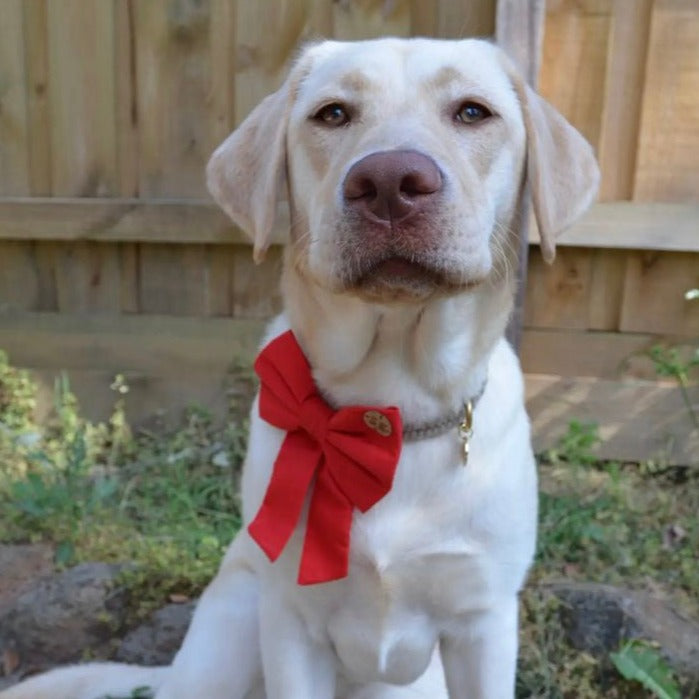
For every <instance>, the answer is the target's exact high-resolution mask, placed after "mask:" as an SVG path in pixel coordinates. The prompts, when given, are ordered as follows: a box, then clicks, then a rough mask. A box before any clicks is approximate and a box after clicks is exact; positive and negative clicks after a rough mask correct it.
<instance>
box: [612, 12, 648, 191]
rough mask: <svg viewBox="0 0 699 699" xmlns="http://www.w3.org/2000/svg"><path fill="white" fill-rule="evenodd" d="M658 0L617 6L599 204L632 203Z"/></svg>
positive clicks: (613, 25)
mask: <svg viewBox="0 0 699 699" xmlns="http://www.w3.org/2000/svg"><path fill="white" fill-rule="evenodd" d="M652 7H653V0H634V2H624V1H623V0H622V1H621V2H615V3H614V5H613V7H612V24H611V32H610V37H609V45H608V55H607V73H606V76H605V80H604V84H605V94H604V105H603V109H602V119H601V131H600V144H599V151H598V156H599V164H600V170H601V171H602V181H601V184H600V197H599V198H600V201H614V200H618V199H631V198H632V196H633V182H634V176H635V171H636V152H637V149H638V134H639V127H640V116H641V99H642V96H643V81H644V78H645V67H646V59H647V51H648V32H649V28H650V17H651V10H652Z"/></svg>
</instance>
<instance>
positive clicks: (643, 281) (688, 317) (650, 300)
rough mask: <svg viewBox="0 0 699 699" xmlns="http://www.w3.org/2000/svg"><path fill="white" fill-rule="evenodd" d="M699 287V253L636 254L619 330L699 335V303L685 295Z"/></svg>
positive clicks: (630, 263)
mask: <svg viewBox="0 0 699 699" xmlns="http://www.w3.org/2000/svg"><path fill="white" fill-rule="evenodd" d="M697 287H699V254H696V253H695V254H691V255H682V254H679V253H672V252H655V251H644V252H641V251H639V252H635V253H633V254H632V255H631V256H630V257H629V260H628V264H627V267H626V274H625V276H624V300H623V304H622V307H621V321H620V327H619V329H620V330H622V331H624V332H639V331H641V332H652V333H672V334H675V335H683V336H685V337H696V338H699V302H698V301H696V300H694V301H689V300H687V299H686V298H685V292H686V291H687V290H688V289H693V288H697Z"/></svg>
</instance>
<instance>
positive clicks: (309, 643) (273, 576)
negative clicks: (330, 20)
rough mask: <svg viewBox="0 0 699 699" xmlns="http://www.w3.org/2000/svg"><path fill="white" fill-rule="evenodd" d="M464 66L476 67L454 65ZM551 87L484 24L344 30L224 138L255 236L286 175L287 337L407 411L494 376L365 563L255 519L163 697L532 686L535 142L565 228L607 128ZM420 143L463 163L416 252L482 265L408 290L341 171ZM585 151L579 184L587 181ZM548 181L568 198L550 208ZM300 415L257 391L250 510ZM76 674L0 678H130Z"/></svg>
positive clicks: (335, 380) (422, 409) (459, 693)
mask: <svg viewBox="0 0 699 699" xmlns="http://www.w3.org/2000/svg"><path fill="white" fill-rule="evenodd" d="M444 67H451V68H453V69H454V72H456V73H458V76H457V78H456V79H451V80H444V81H442V83H443V84H442V83H439V84H438V83H435V76H436V75H437V73H438V71H439V70H440V69H442V68H444ZM350 72H354V79H353V81H349V80H347V79H346V78H347V76H348V74H349V73H350ZM357 73H359V74H360V77H361V78H362V79H361V80H359V81H358V80H357ZM452 77H453V76H452ZM343 80H344V82H343ZM343 85H344V87H343ZM347 85H349V87H348V86H347ZM460 99H461V100H463V99H469V100H475V101H480V102H483V103H486V104H488V105H489V106H490V108H491V110H492V111H493V112H494V113H495V114H496V117H495V118H494V119H492V120H490V121H489V122H488V123H483V124H480V125H479V126H478V127H476V128H469V127H464V125H463V124H457V123H455V122H454V120H453V118H452V111H453V105H454V104H455V103H456V104H458V101H459V100H460ZM324 100H325V101H326V102H327V101H328V100H330V101H343V100H346V101H348V102H350V103H352V104H353V105H354V106H355V108H356V111H357V112H358V113H359V114H360V117H358V118H357V120H356V121H355V122H354V123H352V124H351V125H350V126H349V127H347V128H345V129H344V130H339V129H338V130H328V129H325V130H322V128H321V129H319V127H318V125H317V123H314V122H313V121H312V120H309V116H310V115H312V114H313V112H314V110H315V109H317V107H318V105H319V104H322V103H323V101H324ZM525 103H532V104H534V103H535V106H534V107H533V106H532V104H529V105H528V106H527V104H525ZM542 104H543V102H542V101H541V100H540V98H539V97H538V96H536V95H534V93H531V92H530V91H528V90H527V89H526V88H524V86H523V85H522V83H521V80H520V79H519V77H518V76H517V75H516V73H515V71H514V70H513V68H512V66H511V65H510V64H509V62H508V61H507V59H506V58H505V57H504V56H503V55H502V54H501V53H500V52H499V50H498V49H497V48H496V47H494V46H493V45H491V44H488V43H485V42H479V41H464V42H437V41H429V40H413V41H401V40H395V39H387V40H379V41H372V42H364V43H359V44H342V43H338V42H326V43H322V44H319V45H316V46H313V47H311V48H310V49H308V50H306V51H305V52H304V53H303V54H302V55H301V57H300V59H299V60H298V61H297V63H296V65H295V67H294V68H293V69H292V71H291V74H290V77H289V79H288V81H287V82H286V83H285V85H284V86H283V87H282V88H281V89H280V91H279V92H278V93H276V94H275V95H273V96H271V97H269V98H268V99H267V100H265V102H263V104H262V105H261V106H260V107H258V108H257V109H256V110H255V111H254V112H253V113H252V115H251V116H250V117H249V118H248V119H247V120H246V122H245V123H244V124H243V125H242V126H241V127H240V129H239V130H238V131H236V132H235V133H234V134H233V135H232V136H231V137H229V139H228V140H227V141H226V142H225V143H224V144H223V145H222V146H221V147H220V148H219V149H218V150H217V151H216V153H215V154H214V156H213V158H212V161H211V163H210V165H209V183H210V188H211V190H212V193H213V194H214V196H215V198H216V199H217V201H219V203H220V204H221V205H222V206H223V207H224V208H225V210H226V211H227V212H228V213H229V214H230V215H231V216H232V217H233V218H234V219H235V220H236V221H238V222H239V223H240V224H241V225H243V226H245V227H246V228H247V230H248V231H249V232H250V233H251V234H252V235H253V236H254V238H255V247H256V251H257V254H258V256H259V255H261V254H263V253H264V250H265V248H266V246H267V244H268V240H267V238H268V236H269V232H270V229H271V226H272V217H271V214H270V211H272V210H273V208H274V207H275V206H276V201H277V197H278V196H279V191H280V189H281V188H282V185H283V183H284V179H285V177H288V180H287V185H288V188H289V191H290V197H291V209H292V235H291V239H292V241H291V245H290V246H289V248H288V250H287V254H286V256H285V265H284V273H283V280H282V288H283V292H284V299H285V312H284V314H282V315H281V316H280V317H279V318H277V319H275V320H274V321H272V323H271V325H270V327H269V329H268V332H267V339H270V338H272V337H274V336H276V335H278V334H279V333H281V332H283V331H284V330H286V329H287V328H292V329H293V330H294V332H295V334H296V336H297V337H298V339H299V342H300V343H301V345H302V347H303V349H304V350H305V352H306V355H307V356H308V358H309V361H310V363H311V365H312V367H313V372H314V377H315V380H316V383H317V385H318V386H319V389H320V390H321V391H322V392H323V394H324V395H325V396H326V397H327V398H328V399H329V400H330V401H331V402H332V403H334V404H337V405H347V404H353V403H361V404H377V405H386V404H390V405H397V406H398V407H399V408H400V409H401V413H402V416H403V420H404V422H407V423H416V422H425V421H429V420H437V419H439V418H440V417H441V416H443V415H445V414H447V413H450V412H451V411H452V410H454V409H455V408H457V407H459V406H460V405H461V404H462V402H463V401H464V400H465V399H467V398H469V397H470V396H473V395H474V394H476V393H477V392H478V390H479V389H480V387H481V386H482V384H483V382H484V381H487V383H486V389H485V392H484V394H483V395H482V397H481V399H480V401H479V402H478V404H477V406H476V409H475V414H474V435H473V438H472V442H471V453H470V457H469V462H468V465H467V466H466V467H464V466H463V465H462V462H461V452H460V449H461V447H460V442H459V440H458V439H457V435H456V431H455V430H453V431H450V432H449V433H447V434H444V435H442V436H439V437H436V438H432V439H425V440H422V441H418V442H409V443H406V444H405V445H404V447H403V451H402V454H401V458H400V463H399V465H398V469H397V472H396V477H395V482H394V484H393V487H392V489H391V491H390V492H389V493H388V495H386V496H385V497H384V498H383V499H382V500H381V501H380V502H379V503H378V504H376V505H375V506H374V507H373V508H371V509H370V510H369V511H368V512H366V513H364V514H359V513H356V514H355V517H354V521H353V526H352V546H351V552H350V571H349V575H348V577H347V578H346V579H343V580H340V581H336V582H332V583H325V584H320V585H313V586H305V587H301V586H299V585H297V584H296V573H297V567H298V561H299V555H300V547H301V543H302V538H303V532H304V528H305V527H304V522H303V521H302V522H300V523H299V525H298V527H297V529H296V532H295V533H294V535H293V536H292V539H291V541H290V542H289V544H288V545H287V547H286V549H285V550H284V553H283V554H282V556H281V557H280V558H279V560H278V561H277V562H276V563H274V564H271V563H270V562H269V561H268V560H267V558H266V557H265V556H264V554H263V553H262V552H261V551H260V550H259V548H258V547H257V545H256V544H255V543H254V542H253V541H252V540H251V539H250V537H249V536H248V534H247V533H246V531H245V530H243V531H242V532H241V533H240V535H239V536H238V537H237V539H236V540H235V541H234V542H233V544H232V545H231V547H230V549H229V551H228V554H227V555H226V558H225V560H224V562H223V564H222V566H221V569H220V571H219V573H218V575H217V576H216V578H215V579H214V581H213V582H212V583H211V585H209V587H208V588H207V590H206V591H205V593H204V595H203V596H202V599H201V601H200V603H199V605H198V607H197V610H196V613H195V616H194V620H193V622H192V625H191V628H190V630H189V632H188V634H187V637H186V639H185V642H184V644H183V646H182V649H181V650H180V652H179V653H178V655H177V657H176V659H175V661H174V663H173V665H172V667H171V668H170V669H159V670H154V671H143V672H145V673H146V674H145V677H147V678H148V679H149V680H150V681H152V682H153V684H154V686H156V687H157V688H159V691H158V693H157V698H158V699H185V698H186V699H190V698H191V697H206V698H207V699H254V698H258V699H262V698H264V697H267V699H332V698H333V697H337V698H342V699H408V698H410V697H413V698H418V697H422V698H423V699H442V698H444V699H446V697H450V698H451V699H456V698H463V699H512V696H513V692H514V677H515V666H516V656H517V594H518V591H519V589H520V587H521V585H522V583H523V581H524V578H525V575H526V571H527V568H528V566H529V563H530V561H531V559H532V555H533V552H534V544H535V529H536V472H535V464H534V459H533V456H532V451H531V447H530V435H529V423H528V419H527V416H526V414H525V410H524V400H523V387H522V376H521V372H520V368H519V364H518V362H517V359H516V357H515V355H514V353H513V352H512V350H511V349H510V348H509V346H508V345H507V343H506V342H505V340H504V339H503V337H502V334H503V330H504V327H505V324H506V322H507V318H508V316H509V313H510V311H511V307H512V297H513V291H514V281H515V280H514V278H513V271H512V270H513V269H514V268H515V263H516V252H515V251H516V248H517V239H516V231H517V229H518V226H519V216H520V214H521V207H522V196H523V195H522V193H523V191H524V184H525V178H526V175H525V163H526V161H527V158H529V161H530V162H529V169H530V171H531V170H532V168H534V169H535V170H536V172H537V177H538V180H537V181H544V179H545V178H546V177H548V179H546V181H547V182H550V183H552V184H551V185H550V191H549V192H544V191H535V192H534V193H533V196H534V197H535V198H537V199H538V201H537V210H538V211H539V210H540V211H543V212H546V214H547V217H548V218H547V227H546V229H545V230H543V231H542V235H544V236H546V240H547V245H548V246H549V249H550V250H552V249H553V235H554V234H555V233H556V232H557V230H558V229H559V228H560V225H563V224H561V221H563V220H564V219H565V220H566V221H567V220H568V219H569V218H570V216H571V211H573V212H579V210H580V208H581V207H583V206H584V205H585V203H586V202H588V201H589V199H590V197H591V191H592V190H593V189H594V187H595V186H596V181H595V173H596V170H595V167H594V163H593V161H592V156H591V152H590V150H589V147H587V146H586V145H584V142H583V141H582V139H580V137H579V136H578V135H577V134H576V133H575V132H574V130H573V129H572V127H570V126H569V125H567V124H565V122H563V121H562V119H561V118H560V116H558V115H556V116H555V117H551V116H550V113H551V112H552V111H553V110H551V108H550V107H548V106H546V107H544V106H542ZM450 110H452V111H450ZM523 110H526V113H527V119H525V118H524V116H523ZM540 132H541V133H540ZM266 134H267V135H268V136H267V138H265V135H266ZM537 134H539V135H538V136H537ZM541 134H544V135H543V136H542V135H541ZM535 142H536V145H537V147H536V148H534V147H533V145H532V144H534V143H535ZM550 144H553V146H551V147H549V145H550ZM554 146H555V147H554ZM405 147H409V148H411V149H416V150H420V151H421V152H423V153H426V154H427V155H428V156H429V157H431V158H433V159H434V161H435V162H437V163H438V165H439V168H440V171H441V172H442V173H443V176H444V178H445V187H444V193H443V195H442V196H443V200H442V205H441V207H440V214H439V217H438V220H437V219H436V218H433V219H430V220H427V221H426V222H425V224H424V244H425V246H426V247H429V254H428V253H427V252H425V251H424V250H422V249H420V247H419V246H420V244H421V243H420V242H418V243H415V242H413V243H411V245H414V246H417V247H416V248H415V249H414V250H413V252H414V253H415V255H416V257H417V258H418V259H420V260H421V261H422V262H424V263H425V264H427V265H433V266H436V267H437V268H439V269H443V270H445V271H446V272H448V274H449V275H451V278H452V280H453V279H456V280H458V281H459V283H462V284H463V287H462V288H458V289H457V288H451V289H450V290H449V292H448V293H440V290H439V289H435V290H433V292H432V291H429V292H425V290H424V288H422V289H421V290H419V291H415V289H411V288H407V289H406V290H404V291H405V293H406V294H407V296H408V297H409V296H410V294H413V295H414V298H404V299H402V300H398V301H397V300H396V298H395V297H391V298H387V299H386V301H385V302H384V301H382V300H381V298H377V297H376V293H375V292H374V294H373V296H372V297H371V298H370V299H369V298H367V297H366V295H365V294H363V293H362V291H361V289H360V290H358V289H356V288H352V287H351V285H349V286H348V285H347V283H346V272H347V269H345V268H343V265H344V266H345V267H346V265H347V264H349V263H348V262H347V260H346V259H345V257H343V254H344V253H343V251H345V253H346V252H347V251H350V252H352V254H354V252H353V251H354V250H355V249H356V250H358V251H359V252H357V255H361V254H374V255H380V254H381V250H380V249H379V250H378V252H377V250H376V249H375V248H376V242H375V241H374V240H372V239H370V237H367V233H366V231H364V230H362V228H361V225H359V226H358V224H357V223H356V221H355V222H354V223H352V222H351V221H349V220H348V219H346V218H345V216H344V208H343V200H342V195H341V186H342V181H343V178H344V176H345V174H346V172H347V171H348V169H349V168H350V167H351V166H352V164H353V163H355V162H357V161H358V160H359V159H360V158H362V157H364V156H365V155H367V154H368V153H371V152H373V151H376V150H390V149H398V148H405ZM532 160H535V161H536V162H535V163H533V164H532V162H531V161H532ZM240 163H245V170H244V171H243V166H242V165H240ZM591 163H592V164H591ZM572 170H575V172H576V173H578V174H577V175H576V178H577V179H576V182H581V183H582V185H580V186H579V187H578V189H579V190H580V191H579V192H577V191H573V190H571V191H569V190H570V187H569V185H568V184H567V182H568V176H567V174H566V173H567V171H572ZM586 172H589V173H591V174H590V176H589V177H588V176H586V175H585V173H586ZM580 173H583V174H580ZM547 197H552V198H554V199H555V207H548V208H547ZM567 200H569V201H568V202H567ZM559 219H560V220H559ZM559 224H560V225H559ZM386 244H387V245H389V244H390V243H386ZM372 246H374V247H373V248H372ZM365 248H366V249H365ZM367 250H369V251H368V252H367ZM371 250H373V252H371ZM357 259H359V258H357ZM360 261H361V260H360ZM283 437H284V434H283V433H282V432H281V431H279V430H278V429H276V428H274V427H272V426H270V425H269V424H267V423H265V422H263V421H262V420H261V419H260V418H259V417H258V415H257V410H256V405H254V406H253V410H252V417H251V429H250V441H249V446H248V455H247V459H246V464H245V470H244V476H243V480H242V495H243V503H244V519H245V522H246V523H248V522H249V521H250V520H251V518H252V517H253V516H254V515H255V513H256V511H257V509H258V507H259V505H260V503H261V501H262V498H263V495H264V492H265V489H266V487H267V484H268V482H269V479H270V474H271V469H272V465H273V462H274V459H275V457H276V455H277V453H278V451H279V447H280V445H281V442H282V439H283ZM104 667H105V670H104V672H105V673H111V674H116V675H117V676H118V678H119V682H121V683H122V686H123V683H124V682H125V681H126V680H127V679H128V680H130V681H132V682H134V683H137V682H136V677H135V675H132V674H130V673H132V672H136V671H135V670H129V671H126V670H123V668H121V666H104ZM106 668H110V669H106ZM60 672H62V673H66V672H67V673H68V675H66V674H62V675H61V674H49V675H47V676H46V677H45V678H40V679H38V680H34V681H33V682H34V684H33V685H32V684H27V685H21V686H20V687H19V688H16V689H15V690H10V692H9V693H4V694H1V695H0V696H1V697H2V699H29V697H31V698H32V699H68V697H70V699H94V695H95V693H96V692H98V691H99V692H104V691H107V688H108V689H110V691H116V690H114V689H113V687H114V686H115V685H109V682H111V681H112V678H111V676H110V677H107V676H106V674H105V676H104V677H103V678H102V679H103V680H104V681H103V682H102V683H101V684H100V683H99V682H98V681H97V680H96V679H94V677H95V673H98V672H99V669H98V670H95V669H94V666H86V667H85V668H84V669H83V670H72V671H60ZM71 673H72V674H71ZM150 673H152V674H150ZM66 677H68V678H72V679H67V680H66V679H65V678H66ZM86 678H93V679H94V681H93V680H90V683H87V680H86ZM81 683H84V684H81ZM127 684H128V682H127ZM40 686H41V689H40V688H39V687H40ZM22 687H26V689H23V688H22ZM46 687H49V689H46Z"/></svg>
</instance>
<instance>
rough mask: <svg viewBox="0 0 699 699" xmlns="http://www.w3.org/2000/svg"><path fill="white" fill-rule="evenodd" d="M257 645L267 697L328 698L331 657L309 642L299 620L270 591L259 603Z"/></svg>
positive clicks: (328, 650)
mask: <svg viewBox="0 0 699 699" xmlns="http://www.w3.org/2000/svg"><path fill="white" fill-rule="evenodd" d="M260 642H261V643H260V645H261V649H262V666H263V669H264V678H265V689H266V691H267V699H332V698H333V697H334V696H335V672H336V668H335V656H334V654H333V651H332V649H331V648H330V646H329V645H321V644H318V643H316V642H314V641H313V639H311V638H310V636H309V634H308V630H307V628H306V625H305V624H304V622H303V620H302V619H301V618H300V617H299V616H298V614H297V613H296V612H295V611H294V610H293V609H292V608H291V606H290V605H288V604H287V603H285V601H284V600H283V599H280V597H279V596H278V595H276V594H275V593H274V592H270V593H269V594H263V595H262V596H261V603H260Z"/></svg>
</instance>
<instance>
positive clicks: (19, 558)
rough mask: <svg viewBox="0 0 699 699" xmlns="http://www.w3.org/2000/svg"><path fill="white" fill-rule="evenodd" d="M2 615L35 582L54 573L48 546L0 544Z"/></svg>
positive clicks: (51, 553) (0, 606) (50, 549)
mask: <svg viewBox="0 0 699 699" xmlns="http://www.w3.org/2000/svg"><path fill="white" fill-rule="evenodd" d="M0 571H2V574H1V575H0V614H2V613H3V612H4V611H6V610H7V609H8V608H9V607H10V606H11V605H12V604H13V603H14V601H15V599H17V597H19V595H21V594H22V592H24V591H25V590H27V589H28V588H29V587H31V585H32V584H33V582H34V581H35V580H36V579H37V578H40V577H43V576H44V575H49V574H50V573H51V572H52V571H53V547H52V546H49V545H48V544H0Z"/></svg>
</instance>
